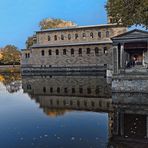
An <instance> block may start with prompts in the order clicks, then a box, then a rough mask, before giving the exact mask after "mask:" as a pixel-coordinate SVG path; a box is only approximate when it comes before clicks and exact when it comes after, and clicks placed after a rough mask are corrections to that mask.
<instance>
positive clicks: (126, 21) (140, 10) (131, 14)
mask: <svg viewBox="0 0 148 148" xmlns="http://www.w3.org/2000/svg"><path fill="white" fill-rule="evenodd" d="M106 10H107V13H108V16H111V17H112V21H113V23H122V24H123V25H124V26H128V27H130V26H132V25H140V26H143V27H146V28H148V0H108V2H107V4H106Z"/></svg>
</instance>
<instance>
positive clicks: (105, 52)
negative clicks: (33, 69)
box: [41, 47, 108, 56]
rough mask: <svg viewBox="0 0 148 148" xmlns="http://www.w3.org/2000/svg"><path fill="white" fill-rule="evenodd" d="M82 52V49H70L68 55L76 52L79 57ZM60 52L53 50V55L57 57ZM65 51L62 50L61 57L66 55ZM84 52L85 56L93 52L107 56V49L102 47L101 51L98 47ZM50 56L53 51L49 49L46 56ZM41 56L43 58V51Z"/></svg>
mask: <svg viewBox="0 0 148 148" xmlns="http://www.w3.org/2000/svg"><path fill="white" fill-rule="evenodd" d="M83 50H84V49H82V48H79V49H78V51H75V50H74V48H71V49H70V54H71V55H74V54H75V53H76V52H77V53H78V54H79V55H82V53H83ZM60 51H61V50H60ZM60 51H59V49H56V50H55V54H56V55H59V54H60ZM67 51H68V50H67V49H63V50H62V54H63V55H67ZM85 51H86V54H91V52H92V51H93V52H95V55H101V54H102V53H104V54H107V53H108V48H107V47H103V49H100V48H98V47H96V48H95V49H91V48H86V49H85ZM52 54H53V51H52V50H51V49H49V50H48V55H52ZM41 55H42V56H45V51H44V50H42V51H41Z"/></svg>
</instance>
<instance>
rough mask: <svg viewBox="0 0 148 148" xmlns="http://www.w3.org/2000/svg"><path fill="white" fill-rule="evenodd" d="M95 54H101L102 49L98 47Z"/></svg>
mask: <svg viewBox="0 0 148 148" xmlns="http://www.w3.org/2000/svg"><path fill="white" fill-rule="evenodd" d="M95 55H96V56H98V55H101V49H99V48H98V47H96V48H95Z"/></svg>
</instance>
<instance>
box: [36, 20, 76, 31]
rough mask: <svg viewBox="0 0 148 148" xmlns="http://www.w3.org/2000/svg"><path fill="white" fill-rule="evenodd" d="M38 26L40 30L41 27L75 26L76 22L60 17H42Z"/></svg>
mask: <svg viewBox="0 0 148 148" xmlns="http://www.w3.org/2000/svg"><path fill="white" fill-rule="evenodd" d="M39 26H40V28H41V30H43V29H49V28H63V27H70V26H76V24H75V23H74V22H72V21H64V20H62V19H55V18H52V19H51V18H46V19H43V20H42V21H41V22H40V23H39Z"/></svg>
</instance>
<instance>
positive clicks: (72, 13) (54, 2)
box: [0, 0, 107, 49]
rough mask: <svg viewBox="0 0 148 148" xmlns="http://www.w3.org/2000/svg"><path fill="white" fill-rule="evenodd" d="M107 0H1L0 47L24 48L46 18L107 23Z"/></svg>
mask: <svg viewBox="0 0 148 148" xmlns="http://www.w3.org/2000/svg"><path fill="white" fill-rule="evenodd" d="M105 4H106V0H1V1H0V19H1V21H0V47H4V46H5V45H7V44H13V45H15V46H17V47H18V48H19V49H23V48H25V41H26V40H27V37H28V36H31V35H33V34H34V33H35V31H37V30H39V26H38V24H39V22H40V21H41V20H42V19H44V18H48V17H51V18H61V19H64V20H71V21H73V22H75V23H76V24H78V25H96V24H105V23H106V22H107V15H106V11H105V8H104V5H105Z"/></svg>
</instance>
